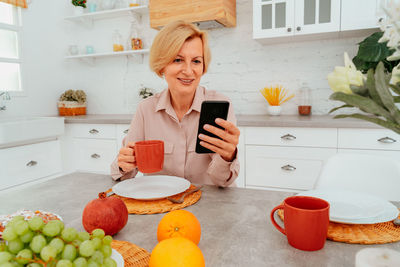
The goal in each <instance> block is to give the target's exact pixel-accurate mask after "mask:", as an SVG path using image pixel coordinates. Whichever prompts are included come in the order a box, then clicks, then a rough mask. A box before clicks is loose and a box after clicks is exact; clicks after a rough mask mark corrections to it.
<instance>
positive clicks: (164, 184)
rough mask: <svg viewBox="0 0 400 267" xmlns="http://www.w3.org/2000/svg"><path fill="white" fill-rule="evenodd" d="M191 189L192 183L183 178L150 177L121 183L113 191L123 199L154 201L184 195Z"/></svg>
mask: <svg viewBox="0 0 400 267" xmlns="http://www.w3.org/2000/svg"><path fill="white" fill-rule="evenodd" d="M189 187H190V182H189V181H188V180H186V179H185V178H182V177H177V176H167V175H154V176H150V175H149V176H142V177H136V178H133V179H128V180H125V181H122V182H119V183H118V184H116V185H114V186H113V188H112V191H113V192H114V193H115V194H117V195H119V196H123V197H129V198H134V199H141V200H154V199H160V198H165V197H169V196H173V195H176V194H179V193H182V192H183V191H185V190H186V189H188V188H189Z"/></svg>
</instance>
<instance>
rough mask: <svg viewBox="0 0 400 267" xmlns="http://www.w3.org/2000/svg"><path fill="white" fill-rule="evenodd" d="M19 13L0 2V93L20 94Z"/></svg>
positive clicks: (13, 7) (20, 28) (18, 10)
mask: <svg viewBox="0 0 400 267" xmlns="http://www.w3.org/2000/svg"><path fill="white" fill-rule="evenodd" d="M20 12H21V11H20V8H17V7H15V6H12V5H10V4H6V3H1V2H0V92H1V91H12V92H22V86H21V63H22V59H21V30H22V27H21V20H20V18H21V16H20V14H21V13H20Z"/></svg>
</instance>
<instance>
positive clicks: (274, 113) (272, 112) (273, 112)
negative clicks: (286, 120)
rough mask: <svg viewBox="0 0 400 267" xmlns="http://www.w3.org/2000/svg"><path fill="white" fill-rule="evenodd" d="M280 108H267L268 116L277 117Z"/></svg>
mask: <svg viewBox="0 0 400 267" xmlns="http://www.w3.org/2000/svg"><path fill="white" fill-rule="evenodd" d="M281 111H282V107H281V106H268V114H269V115H271V116H278V115H280V114H281Z"/></svg>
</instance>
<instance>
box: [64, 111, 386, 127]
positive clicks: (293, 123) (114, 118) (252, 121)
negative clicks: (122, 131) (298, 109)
mask: <svg viewBox="0 0 400 267" xmlns="http://www.w3.org/2000/svg"><path fill="white" fill-rule="evenodd" d="M132 117H133V115H132V114H98V115H94V114H93V115H85V116H69V117H65V122H66V123H93V124H129V123H130V122H131V120H132ZM236 117H237V121H238V125H239V126H243V127H244V126H252V127H310V128H380V129H381V128H382V127H380V126H377V125H375V124H373V123H370V122H366V121H362V120H357V119H351V118H347V119H333V116H329V115H311V116H300V115H280V116H269V115H237V116H236Z"/></svg>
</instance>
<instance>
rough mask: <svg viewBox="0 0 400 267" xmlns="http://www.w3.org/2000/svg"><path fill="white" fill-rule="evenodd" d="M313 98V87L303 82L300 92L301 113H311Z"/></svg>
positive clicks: (299, 107) (299, 105)
mask: <svg viewBox="0 0 400 267" xmlns="http://www.w3.org/2000/svg"><path fill="white" fill-rule="evenodd" d="M311 99H312V96H311V89H310V87H308V85H307V84H306V83H303V84H302V86H301V87H300V88H299V93H298V110H299V114H300V115H310V114H311Z"/></svg>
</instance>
